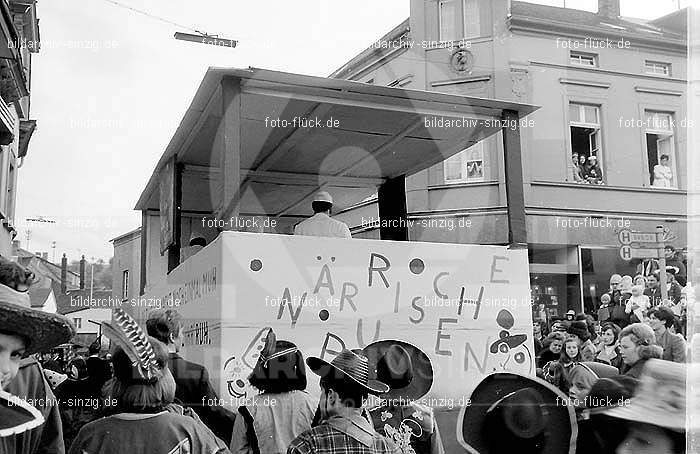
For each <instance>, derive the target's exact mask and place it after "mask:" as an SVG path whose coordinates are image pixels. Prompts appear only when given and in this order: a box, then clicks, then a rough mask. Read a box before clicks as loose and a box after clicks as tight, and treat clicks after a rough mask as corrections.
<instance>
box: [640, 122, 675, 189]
mask: <svg viewBox="0 0 700 454" xmlns="http://www.w3.org/2000/svg"><path fill="white" fill-rule="evenodd" d="M644 116H645V117H646V118H645V123H644V125H645V132H644V133H645V138H646V144H647V163H648V165H649V184H650V185H651V186H652V187H654V188H673V189H675V188H677V187H678V181H677V178H676V172H675V167H676V164H675V163H676V146H675V142H674V137H673V124H674V123H673V115H672V114H670V113H666V112H655V111H646V112H645V113H644ZM662 158H663V161H662Z"/></svg>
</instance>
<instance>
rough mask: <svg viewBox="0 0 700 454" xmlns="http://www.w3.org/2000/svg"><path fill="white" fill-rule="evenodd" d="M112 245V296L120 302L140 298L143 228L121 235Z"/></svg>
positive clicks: (113, 240) (112, 241)
mask: <svg viewBox="0 0 700 454" xmlns="http://www.w3.org/2000/svg"><path fill="white" fill-rule="evenodd" d="M111 243H112V244H113V245H114V261H113V264H112V296H113V297H114V298H115V299H119V300H120V301H123V300H128V299H130V298H134V297H138V296H139V290H140V289H139V283H140V281H141V278H140V276H141V228H140V227H139V228H137V229H135V230H132V231H130V232H127V233H124V234H123V235H119V236H118V237H116V238H114V239H112V240H111ZM127 307H128V306H127Z"/></svg>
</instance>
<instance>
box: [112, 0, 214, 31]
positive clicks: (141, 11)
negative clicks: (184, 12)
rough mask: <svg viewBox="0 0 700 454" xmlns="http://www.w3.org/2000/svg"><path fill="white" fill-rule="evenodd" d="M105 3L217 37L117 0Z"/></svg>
mask: <svg viewBox="0 0 700 454" xmlns="http://www.w3.org/2000/svg"><path fill="white" fill-rule="evenodd" d="M104 1H105V2H107V3H111V4H113V5H115V6H118V7H120V8H124V9H128V10H130V11H133V12H135V13H139V14H142V15H144V16H147V17H150V18H151V19H155V20H158V21H161V22H164V23H166V24H170V25H174V26H176V27H179V28H184V29H185V30H189V31H192V32H195V33H197V34H200V35H202V36H213V37H215V36H217V35H209V34H208V33H205V32H203V31H200V30H197V29H195V28H192V27H189V26H187V25H183V24H179V23H177V22H174V21H171V20H170V19H166V18H164V17H161V16H156V15H155V14H152V13H149V12H148V11H143V10H140V9H138V8H134V7H133V6H130V5H126V4H124V3H120V2H118V1H115V0H104Z"/></svg>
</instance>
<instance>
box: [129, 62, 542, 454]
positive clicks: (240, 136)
mask: <svg viewBox="0 0 700 454" xmlns="http://www.w3.org/2000/svg"><path fill="white" fill-rule="evenodd" d="M534 110H535V107H533V106H528V105H523V104H516V103H510V102H504V101H497V100H487V99H479V98H468V97H463V96H455V95H447V94H440V93H434V92H425V91H412V90H404V89H396V88H389V87H378V86H372V85H367V84H361V83H356V82H349V81H342V80H333V79H326V78H319V77H311V76H302V75H296V74H287V73H279V72H273V71H266V70H257V69H248V70H238V69H220V68H211V69H209V71H208V72H207V74H206V76H205V78H204V80H203V82H202V84H201V85H200V87H199V89H198V91H197V93H196V94H195V97H194V100H193V102H192V104H191V106H190V108H189V109H188V111H187V112H186V114H185V116H184V118H183V120H182V122H181V124H180V126H179V128H178V129H177V131H176V132H175V135H174V136H173V138H172V140H171V142H170V144H169V145H168V146H167V148H166V150H165V153H164V154H163V156H162V158H161V160H160V161H159V163H158V165H157V167H156V169H155V171H154V173H153V175H152V177H151V179H150V180H149V182H148V184H147V186H146V188H145V190H144V191H143V193H142V195H141V198H140V199H139V201H138V203H137V206H136V209H137V210H140V211H141V212H142V214H143V223H142V230H141V251H140V252H141V253H140V259H141V270H140V271H141V273H140V282H141V289H142V292H141V293H142V296H140V297H139V298H137V299H136V301H135V302H136V304H132V307H131V308H130V309H129V308H127V309H128V310H130V311H131V312H132V314H133V315H135V316H136V318H137V319H140V320H142V321H143V320H144V319H145V318H146V317H147V315H148V312H149V311H150V310H152V309H153V308H156V307H173V308H175V309H177V310H178V311H179V312H180V313H181V314H182V316H183V317H184V319H185V321H186V323H185V325H186V326H185V348H184V350H183V352H182V354H183V356H185V357H186V358H187V359H189V360H191V361H194V362H198V363H200V364H203V365H205V366H206V367H207V369H208V370H209V374H210V377H211V381H212V382H213V384H214V385H215V387H216V388H217V391H218V393H219V397H220V401H219V402H216V403H213V402H212V403H205V404H221V405H226V406H230V407H232V408H235V407H236V406H237V405H239V404H242V403H245V400H246V399H248V398H249V397H250V396H252V395H253V393H254V392H255V391H254V390H253V389H252V388H251V387H250V386H249V384H248V382H247V377H248V374H249V373H250V372H251V370H252V368H253V366H254V365H255V363H256V361H257V357H258V354H259V351H260V349H261V348H262V347H263V345H264V341H265V336H266V333H267V330H268V328H272V329H274V332H275V334H276V336H277V338H278V339H287V340H290V341H292V342H294V343H296V345H297V346H298V347H299V348H300V349H301V351H302V352H303V353H304V355H305V356H306V357H308V356H319V357H321V358H324V359H326V360H328V361H330V360H332V358H333V357H334V355H336V354H337V353H338V352H340V351H341V350H342V349H343V348H348V349H357V348H363V347H365V346H366V345H367V344H369V343H371V342H373V341H377V340H384V339H396V340H401V341H405V342H408V343H411V344H413V345H415V346H417V347H418V348H420V349H421V350H422V351H423V352H424V353H425V354H426V356H427V358H428V359H429V361H430V365H429V366H430V367H429V368H423V369H422V370H432V377H430V378H431V379H432V387H431V389H430V391H429V393H428V394H427V395H426V396H424V397H423V402H422V403H424V404H426V405H429V406H431V407H433V408H434V410H435V412H436V416H437V418H438V423H439V425H440V429H441V430H440V431H441V433H442V436H443V441H444V443H445V448H446V449H448V448H450V449H455V448H456V446H458V435H457V433H458V432H459V430H457V428H456V424H457V421H458V420H459V418H458V414H459V411H460V409H461V408H464V407H465V406H466V405H468V404H469V402H468V396H469V395H470V393H471V391H472V390H473V389H474V387H475V386H476V385H477V384H478V383H479V381H480V380H481V379H482V378H483V377H484V376H486V375H487V374H489V373H491V372H494V371H503V370H506V371H517V372H520V373H525V374H534V372H535V357H534V349H533V340H532V314H531V302H530V289H529V274H528V258H527V248H526V244H527V238H526V236H525V221H524V218H522V217H521V215H520V214H518V213H522V212H523V210H518V209H516V208H517V207H518V206H522V204H523V203H524V202H523V192H522V161H521V157H520V153H521V150H520V142H519V134H520V132H519V128H518V123H519V122H520V121H521V119H523V118H524V117H525V116H526V115H527V114H529V113H531V112H532V111H534ZM295 118H304V119H305V122H302V121H296V122H295V121H294V119H295ZM436 118H446V119H452V120H455V119H460V121H461V122H460V126H459V127H444V124H443V127H441V126H439V122H437V121H435V119H436ZM464 119H467V120H468V121H465V120H464ZM443 123H444V122H443ZM453 123H454V121H452V122H450V124H453ZM495 134H501V135H502V140H503V147H502V149H501V151H502V153H503V156H502V157H501V159H500V161H501V163H502V166H503V172H502V174H503V182H502V190H501V191H500V196H502V197H503V204H504V205H507V206H509V207H511V206H512V207H513V208H514V209H512V210H509V211H508V218H507V223H505V224H506V225H505V226H503V227H502V228H503V232H504V233H503V235H504V238H503V241H501V242H499V243H500V244H494V245H471V244H451V243H425V242H415V241H409V240H410V235H411V228H410V223H409V222H408V220H409V219H411V214H410V213H409V211H408V208H407V197H411V195H410V194H407V191H406V177H410V176H411V175H413V174H416V173H418V172H420V171H422V170H424V169H427V168H429V167H431V166H433V165H435V164H437V163H439V162H441V161H443V160H445V159H446V158H448V157H450V156H452V155H453V154H455V153H457V152H459V151H461V150H463V149H465V148H467V147H468V146H470V145H472V144H474V143H477V142H478V141H481V140H484V139H486V138H488V137H490V136H492V135H495ZM321 189H322V190H325V191H328V192H330V193H332V194H333V196H334V199H335V200H336V203H335V205H334V210H335V212H343V214H341V216H340V218H341V219H343V216H345V219H346V220H347V222H348V223H351V224H352V222H353V220H352V216H353V215H355V214H357V216H367V217H370V216H374V217H375V218H376V219H377V220H379V222H377V223H376V224H375V226H376V227H377V228H376V230H375V231H374V234H375V237H378V239H377V238H374V239H373V238H372V235H373V231H372V229H364V230H363V231H362V232H360V234H357V235H354V236H355V238H353V239H337V238H316V237H300V236H292V235H289V233H290V232H291V231H292V228H293V225H294V224H295V223H296V222H298V221H300V220H301V219H303V218H305V217H307V216H309V215H310V214H311V210H310V205H311V203H310V200H311V197H312V196H313V195H314V194H315V193H316V192H317V191H318V190H321ZM373 194H376V196H375V197H376V205H374V204H368V203H365V202H366V201H367V200H370V201H374V200H375V199H373V198H372V195H373ZM363 201H364V202H363ZM372 210H373V211H372ZM351 226H353V225H351ZM470 227H471V226H470ZM464 228H467V227H466V226H464ZM472 228H473V227H472ZM477 228H478V227H477ZM377 233H378V234H377ZM362 236H365V237H366V238H358V237H362ZM190 238H198V239H199V238H201V239H202V240H203V241H202V243H204V242H206V246H205V247H203V248H201V245H198V246H196V247H195V246H191V247H190V246H189V244H188V242H189V240H190ZM195 243H199V242H195ZM139 301H144V302H150V303H148V304H143V305H141V304H138V302H139ZM153 302H155V303H153ZM318 391H319V390H318V381H317V380H314V379H313V378H310V380H309V392H311V393H314V394H317V393H318ZM448 452H453V451H452V450H449V451H448Z"/></svg>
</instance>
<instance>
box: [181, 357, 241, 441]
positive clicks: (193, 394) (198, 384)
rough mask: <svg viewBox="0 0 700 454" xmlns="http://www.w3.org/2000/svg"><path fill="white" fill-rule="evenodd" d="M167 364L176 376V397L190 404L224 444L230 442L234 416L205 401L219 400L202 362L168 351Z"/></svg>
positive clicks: (185, 403)
mask: <svg viewBox="0 0 700 454" xmlns="http://www.w3.org/2000/svg"><path fill="white" fill-rule="evenodd" d="M168 367H169V368H170V372H171V373H172V374H173V378H174V379H175V399H177V400H178V401H179V403H181V404H182V405H184V406H185V407H191V408H192V409H193V410H194V411H195V412H196V413H197V414H198V415H199V417H200V418H201V419H202V422H204V424H205V425H206V426H207V427H209V429H211V431H212V432H214V434H215V435H216V436H217V437H219V438H220V439H221V440H222V441H224V442H225V443H226V444H228V443H230V442H231V434H232V433H233V422H234V420H235V418H236V416H235V414H234V413H233V412H231V411H229V410H227V409H225V408H224V407H222V406H221V405H218V404H216V405H209V404H208V402H216V403H218V402H219V399H218V396H217V394H216V391H214V388H213V387H212V385H211V383H210V382H209V374H208V373H207V370H206V369H205V368H204V366H201V365H199V364H196V363H192V362H190V361H187V360H185V359H183V358H182V357H181V356H180V355H178V354H177V353H171V354H170V362H169V363H168Z"/></svg>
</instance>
